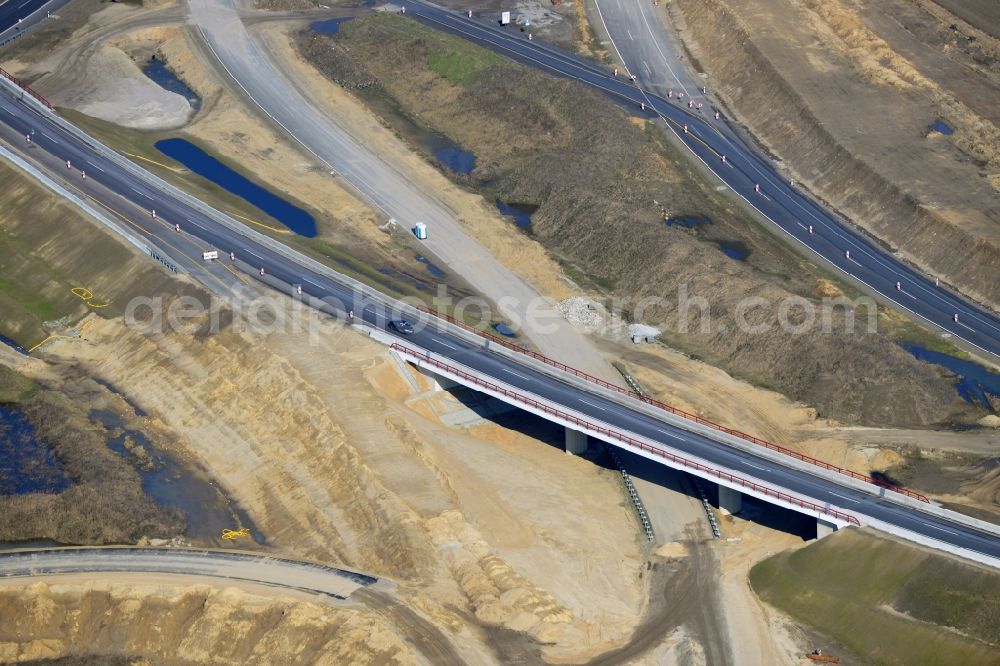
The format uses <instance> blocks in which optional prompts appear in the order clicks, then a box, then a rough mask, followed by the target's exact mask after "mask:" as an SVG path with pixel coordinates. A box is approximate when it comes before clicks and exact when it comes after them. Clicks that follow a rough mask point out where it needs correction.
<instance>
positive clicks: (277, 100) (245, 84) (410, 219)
mask: <svg viewBox="0 0 1000 666" xmlns="http://www.w3.org/2000/svg"><path fill="white" fill-rule="evenodd" d="M188 5H189V7H190V10H191V23H192V24H193V25H195V26H196V27H197V31H198V33H199V34H200V35H201V37H202V38H203V40H204V43H205V45H206V46H207V50H208V52H209V53H211V54H212V56H213V57H215V58H216V59H217V61H218V63H219V65H220V66H221V68H222V70H223V75H224V76H226V77H228V78H229V79H231V80H232V81H233V82H235V83H236V84H237V85H238V86H239V88H240V89H241V90H242V91H243V93H244V94H245V95H246V97H247V98H249V100H250V102H251V106H252V107H254V108H257V109H259V110H260V112H261V113H263V114H264V115H265V116H266V117H267V118H268V119H269V120H270V121H272V122H273V123H275V124H276V125H278V126H279V127H280V128H281V129H283V130H284V131H285V132H286V133H287V134H288V135H289V136H290V137H292V139H294V140H295V141H296V142H297V143H298V144H300V145H301V146H302V147H303V148H305V150H307V151H308V152H309V153H311V154H312V155H313V156H315V158H316V159H317V160H319V161H320V162H321V163H322V164H324V165H326V167H327V169H329V170H330V171H332V172H336V173H337V174H339V175H341V176H342V177H343V180H344V181H346V182H347V183H349V184H350V185H351V186H352V187H353V188H354V189H355V190H356V191H357V192H358V193H360V194H361V196H362V197H363V198H364V199H365V200H367V201H368V202H370V203H371V204H372V205H373V206H374V207H375V208H376V209H378V210H380V211H382V212H383V213H384V214H385V215H386V216H387V217H389V218H392V219H395V220H396V222H397V223H399V224H401V225H402V226H403V227H404V228H407V229H411V228H413V227H414V226H415V225H416V223H417V222H424V223H426V224H427V226H428V228H429V237H428V238H427V240H426V241H424V244H425V245H426V247H427V249H428V251H429V252H431V253H432V254H434V256H435V257H437V258H438V259H440V260H441V262H442V263H444V264H445V265H447V266H448V267H449V268H450V269H451V270H452V271H454V272H455V274H457V275H461V276H462V278H464V279H465V280H466V281H468V282H469V284H471V285H472V286H473V287H474V288H475V289H476V290H477V291H478V292H479V293H480V294H482V295H483V296H485V297H486V298H487V299H489V300H490V301H492V302H493V303H494V304H497V305H498V306H500V307H501V313H502V314H503V315H504V317H505V318H507V319H508V320H510V321H517V322H524V323H525V328H524V329H523V331H522V332H523V334H524V335H525V336H526V337H527V338H529V339H530V340H531V341H532V342H533V343H534V344H535V345H537V346H538V348H539V349H540V350H541V351H542V352H543V353H545V354H546V355H548V356H551V357H553V358H558V359H560V360H561V361H563V362H564V363H567V364H569V365H573V366H576V367H579V368H582V369H585V370H587V371H588V372H591V373H592V374H595V375H597V376H600V377H603V378H604V379H606V380H608V381H612V382H618V381H620V377H618V375H617V374H616V373H615V372H614V370H613V369H612V368H611V367H610V365H609V364H608V363H607V362H606V361H605V360H604V359H603V358H602V357H601V356H600V354H599V353H598V352H597V350H596V349H595V347H594V346H593V344H592V343H591V342H590V341H589V340H588V339H587V338H586V337H585V336H584V335H583V334H581V333H580V332H579V331H577V330H576V329H575V328H573V327H572V326H571V325H570V324H569V323H568V322H566V320H565V319H563V317H562V316H561V315H560V314H559V313H558V312H557V311H556V310H555V309H554V307H552V305H551V304H549V303H547V302H546V301H545V299H543V298H542V297H541V295H540V294H539V293H538V292H537V291H536V290H535V289H534V288H533V287H532V286H531V285H529V284H528V283H527V282H525V281H524V280H523V279H521V278H520V277H519V276H517V275H515V274H514V273H513V272H512V271H511V270H509V269H508V268H506V267H505V266H504V265H503V264H501V263H500V262H499V261H498V260H497V259H496V258H495V257H494V256H493V255H492V254H490V252H489V251H488V250H486V249H485V248H484V247H483V246H482V245H481V244H480V243H479V242H478V241H476V240H475V239H474V238H472V237H471V236H470V235H469V234H468V233H467V232H466V230H465V229H464V228H463V226H462V223H461V222H460V220H459V216H458V214H457V213H456V212H455V211H452V210H449V209H448V208H447V207H446V206H445V205H444V204H442V203H441V202H440V201H439V200H438V199H436V198H435V196H434V193H433V192H426V191H423V190H421V189H420V188H418V187H417V186H416V185H414V184H413V183H412V182H410V180H408V179H407V178H406V176H405V175H404V174H403V173H401V172H400V171H399V170H398V169H396V168H395V167H394V166H393V165H392V164H389V163H388V162H386V161H385V160H384V159H383V158H382V157H381V156H379V155H378V154H376V153H374V152H373V151H372V150H371V149H370V148H368V147H367V146H365V145H363V144H362V143H361V142H360V141H358V140H357V139H356V138H355V137H354V135H353V132H352V128H350V127H348V126H345V125H343V124H341V122H342V121H340V120H339V119H338V118H337V117H336V116H335V115H330V114H326V113H324V112H323V111H322V109H321V107H320V106H319V105H318V104H317V103H316V101H315V100H314V99H313V97H312V95H311V94H310V91H309V90H307V89H304V88H302V87H301V86H300V85H299V84H298V83H297V82H296V81H294V80H292V79H290V78H289V77H287V76H286V74H285V72H284V71H283V70H282V68H281V67H280V66H279V65H278V64H277V63H276V62H275V61H274V60H273V58H272V56H271V54H270V53H269V51H268V49H267V47H266V45H264V44H263V43H262V42H261V40H260V38H259V36H257V35H256V34H255V33H254V32H253V31H249V30H247V28H246V26H245V25H244V23H243V21H242V19H241V18H240V13H239V11H238V9H237V7H236V5H235V3H234V0H189V1H188ZM529 308H530V309H531V310H532V313H533V316H532V317H528V312H529ZM532 321H543V322H544V323H543V324H540V325H538V326H532V325H531V322H532Z"/></svg>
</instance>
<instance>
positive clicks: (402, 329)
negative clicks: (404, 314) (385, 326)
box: [389, 319, 413, 335]
mask: <svg viewBox="0 0 1000 666" xmlns="http://www.w3.org/2000/svg"><path fill="white" fill-rule="evenodd" d="M389 328H391V329H392V330H394V331H397V332H399V333H402V334H403V335H409V334H411V333H413V324H411V323H410V322H409V321H408V320H406V319H393V320H392V321H390V322H389Z"/></svg>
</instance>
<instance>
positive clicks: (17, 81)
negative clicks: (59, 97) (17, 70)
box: [0, 67, 52, 109]
mask: <svg viewBox="0 0 1000 666" xmlns="http://www.w3.org/2000/svg"><path fill="white" fill-rule="evenodd" d="M0 76H2V77H4V78H5V79H9V80H11V81H13V82H14V83H15V84H16V85H17V86H18V87H19V88H21V90H23V91H24V92H26V93H28V94H29V95H31V96H32V97H34V98H35V99H37V100H38V101H39V102H41V103H42V104H44V105H45V106H46V107H48V108H50V109H51V108H52V104H51V103H50V102H49V100H47V99H45V98H44V97H42V96H41V95H39V94H38V93H37V92H35V91H34V90H32V89H31V87H30V86H29V85H28V84H27V83H25V82H24V81H22V80H21V79H19V78H17V77H16V76H14V75H13V74H11V73H10V72H8V71H7V70H5V69H4V68H3V67H0Z"/></svg>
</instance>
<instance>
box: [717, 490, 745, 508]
mask: <svg viewBox="0 0 1000 666" xmlns="http://www.w3.org/2000/svg"><path fill="white" fill-rule="evenodd" d="M742 508H743V494H742V493H741V492H740V491H738V490H733V489H732V488H729V487H727V486H723V485H721V484H720V485H719V510H720V511H722V513H724V514H729V515H732V514H736V513H739V512H740V510H741V509H742Z"/></svg>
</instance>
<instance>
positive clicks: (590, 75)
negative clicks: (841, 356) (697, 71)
mask: <svg viewBox="0 0 1000 666" xmlns="http://www.w3.org/2000/svg"><path fill="white" fill-rule="evenodd" d="M405 15H406V16H407V17H411V18H413V19H416V20H419V21H421V22H424V23H426V24H428V25H430V26H432V27H434V28H437V29H439V30H443V31H446V32H450V33H452V34H454V35H457V36H459V37H462V38H463V39H467V40H469V41H471V42H473V43H476V44H479V45H480V46H484V47H486V48H489V49H492V50H494V51H496V52H498V53H501V54H503V55H505V56H507V57H509V58H511V59H513V60H516V61H518V62H520V63H523V64H525V65H528V66H530V67H533V68H536V69H539V70H541V71H544V72H546V73H549V74H553V75H556V76H561V77H566V78H571V79H574V80H577V81H579V82H581V83H584V84H586V85H589V86H592V87H594V88H596V89H598V90H600V91H602V92H604V93H605V94H607V95H609V96H610V97H611V98H612V99H614V100H615V101H617V102H619V103H620V104H622V105H624V106H625V107H626V108H627V109H628V110H629V111H630V112H632V113H634V114H636V115H642V116H645V117H647V118H649V119H651V120H657V121H659V122H662V123H663V125H664V126H665V128H666V129H667V131H668V132H670V133H671V134H672V135H673V137H674V138H675V140H676V141H678V142H680V143H681V144H682V145H683V146H685V147H686V149H687V150H688V151H689V152H690V153H691V155H692V156H693V158H694V159H695V160H698V161H700V162H702V163H703V164H704V166H705V167H707V168H708V169H709V170H710V171H711V173H713V174H715V176H716V177H718V179H719V180H720V182H721V183H724V184H725V185H726V186H727V187H728V188H729V189H730V190H732V192H733V193H734V195H735V196H737V197H739V198H740V199H741V200H742V202H743V203H744V204H745V205H747V206H749V207H751V208H752V209H754V210H755V211H757V212H758V213H759V214H760V215H762V216H763V217H765V218H766V219H767V220H768V221H769V222H770V223H772V224H773V225H774V226H775V228H776V229H777V230H778V231H779V233H781V234H783V235H784V236H785V237H786V238H787V239H788V240H789V241H790V242H791V243H792V244H793V246H795V247H798V248H799V249H801V250H802V251H803V252H805V253H807V254H808V255H809V256H812V257H813V258H816V259H818V260H820V261H821V262H822V263H824V264H826V265H828V266H831V267H833V268H834V269H835V270H837V271H838V272H840V273H841V274H843V275H846V276H848V277H849V278H850V279H851V280H853V281H855V282H856V283H858V284H859V285H860V286H861V287H862V288H864V289H866V290H867V291H869V292H870V293H871V294H872V295H873V296H876V297H877V298H879V299H880V300H882V301H883V302H884V303H887V304H890V305H891V306H892V307H895V308H897V309H899V310H901V311H904V312H907V313H909V314H910V315H911V316H913V317H914V318H916V319H917V320H918V321H923V322H924V323H925V324H927V325H930V326H931V327H932V328H935V329H937V330H939V331H941V332H943V333H946V334H948V335H949V336H952V338H953V339H954V340H955V341H956V342H958V343H960V344H961V343H962V342H964V343H965V344H966V345H967V346H968V347H969V349H970V350H971V351H974V352H977V353H979V354H981V355H985V356H986V357H987V358H990V359H991V360H993V361H994V362H996V361H1000V317H997V315H996V314H995V313H994V312H992V311H990V310H989V309H987V308H984V307H981V306H979V305H978V304H976V303H973V302H971V301H970V300H968V299H967V298H965V297H963V296H962V295H961V294H958V293H956V292H955V291H952V290H951V289H949V288H947V287H946V286H945V285H941V284H938V283H937V282H936V281H935V280H934V279H931V278H928V277H926V276H925V275H923V274H922V273H921V272H920V271H919V270H918V269H916V268H914V267H913V266H911V265H909V264H907V263H905V262H903V261H902V260H900V259H898V258H897V257H896V256H894V254H893V253H892V252H890V251H887V250H886V249H885V248H883V247H881V246H880V245H879V244H878V243H877V242H876V241H874V240H872V239H871V238H869V237H867V236H865V235H864V234H863V233H862V232H861V231H859V230H858V229H856V228H855V227H853V226H852V225H851V224H850V223H848V222H847V221H846V220H843V219H841V218H840V217H839V216H838V215H836V214H835V213H834V212H832V211H830V210H828V209H827V208H825V207H824V206H822V205H821V204H819V203H818V202H816V201H815V200H814V199H812V198H811V197H810V196H809V195H808V193H806V192H805V191H803V190H802V189H800V188H798V187H796V186H795V185H793V184H791V183H790V182H789V181H788V180H787V179H786V178H784V177H783V176H782V175H781V174H780V173H779V172H778V170H777V168H776V166H775V165H774V164H773V163H771V162H770V161H769V160H768V159H767V158H766V157H764V156H762V155H761V154H760V153H759V152H758V151H757V149H756V148H754V147H753V146H750V145H749V144H748V143H747V142H745V141H744V140H743V139H742V138H741V136H740V135H739V134H738V133H737V131H736V130H735V128H734V127H733V126H732V125H731V124H730V122H729V121H728V120H727V119H726V118H725V117H724V116H720V118H719V119H718V120H716V119H715V116H714V113H715V109H713V108H711V107H710V106H708V105H707V104H705V102H699V103H702V104H705V106H704V107H703V108H701V109H698V108H694V109H692V108H688V106H687V103H688V100H689V99H690V95H685V96H684V97H683V98H682V99H678V98H677V97H676V96H674V97H670V98H667V97H662V96H659V95H656V94H655V93H653V92H652V91H650V90H647V89H645V88H644V87H642V86H641V85H638V84H636V83H633V82H632V81H631V79H630V78H629V75H628V74H627V72H629V70H628V69H623V71H622V72H619V75H618V76H617V77H616V76H614V73H613V71H609V69H608V68H607V67H603V66H600V65H597V64H595V63H593V62H590V61H589V60H586V59H585V58H582V57H580V56H577V55H575V54H571V53H568V52H565V51H562V50H560V49H557V48H555V47H552V46H549V45H546V44H544V43H543V42H540V41H538V40H529V39H528V37H527V35H528V32H521V31H520V30H519V29H518V28H516V27H515V26H508V27H507V28H503V27H500V26H499V25H498V24H497V23H496V22H494V21H493V20H492V18H490V19H482V20H481V19H479V18H478V17H476V16H473V17H472V18H469V17H468V15H467V14H464V13H459V12H453V11H450V10H447V9H443V8H441V7H439V6H437V5H434V4H431V3H429V2H425V1H424V0H411V1H409V2H407V3H406V14H405ZM491 17H492V15H491ZM623 59H626V58H623ZM626 60H627V59H626ZM683 89H686V88H685V87H684V86H683V85H682V84H681V83H680V81H678V92H680V91H681V90H683ZM699 93H700V91H696V95H697V98H698V99H699V100H701V99H704V98H703V97H702V96H701V95H700V94H699ZM643 106H644V107H645V108H642V107H643ZM897 283H898V289H897Z"/></svg>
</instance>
